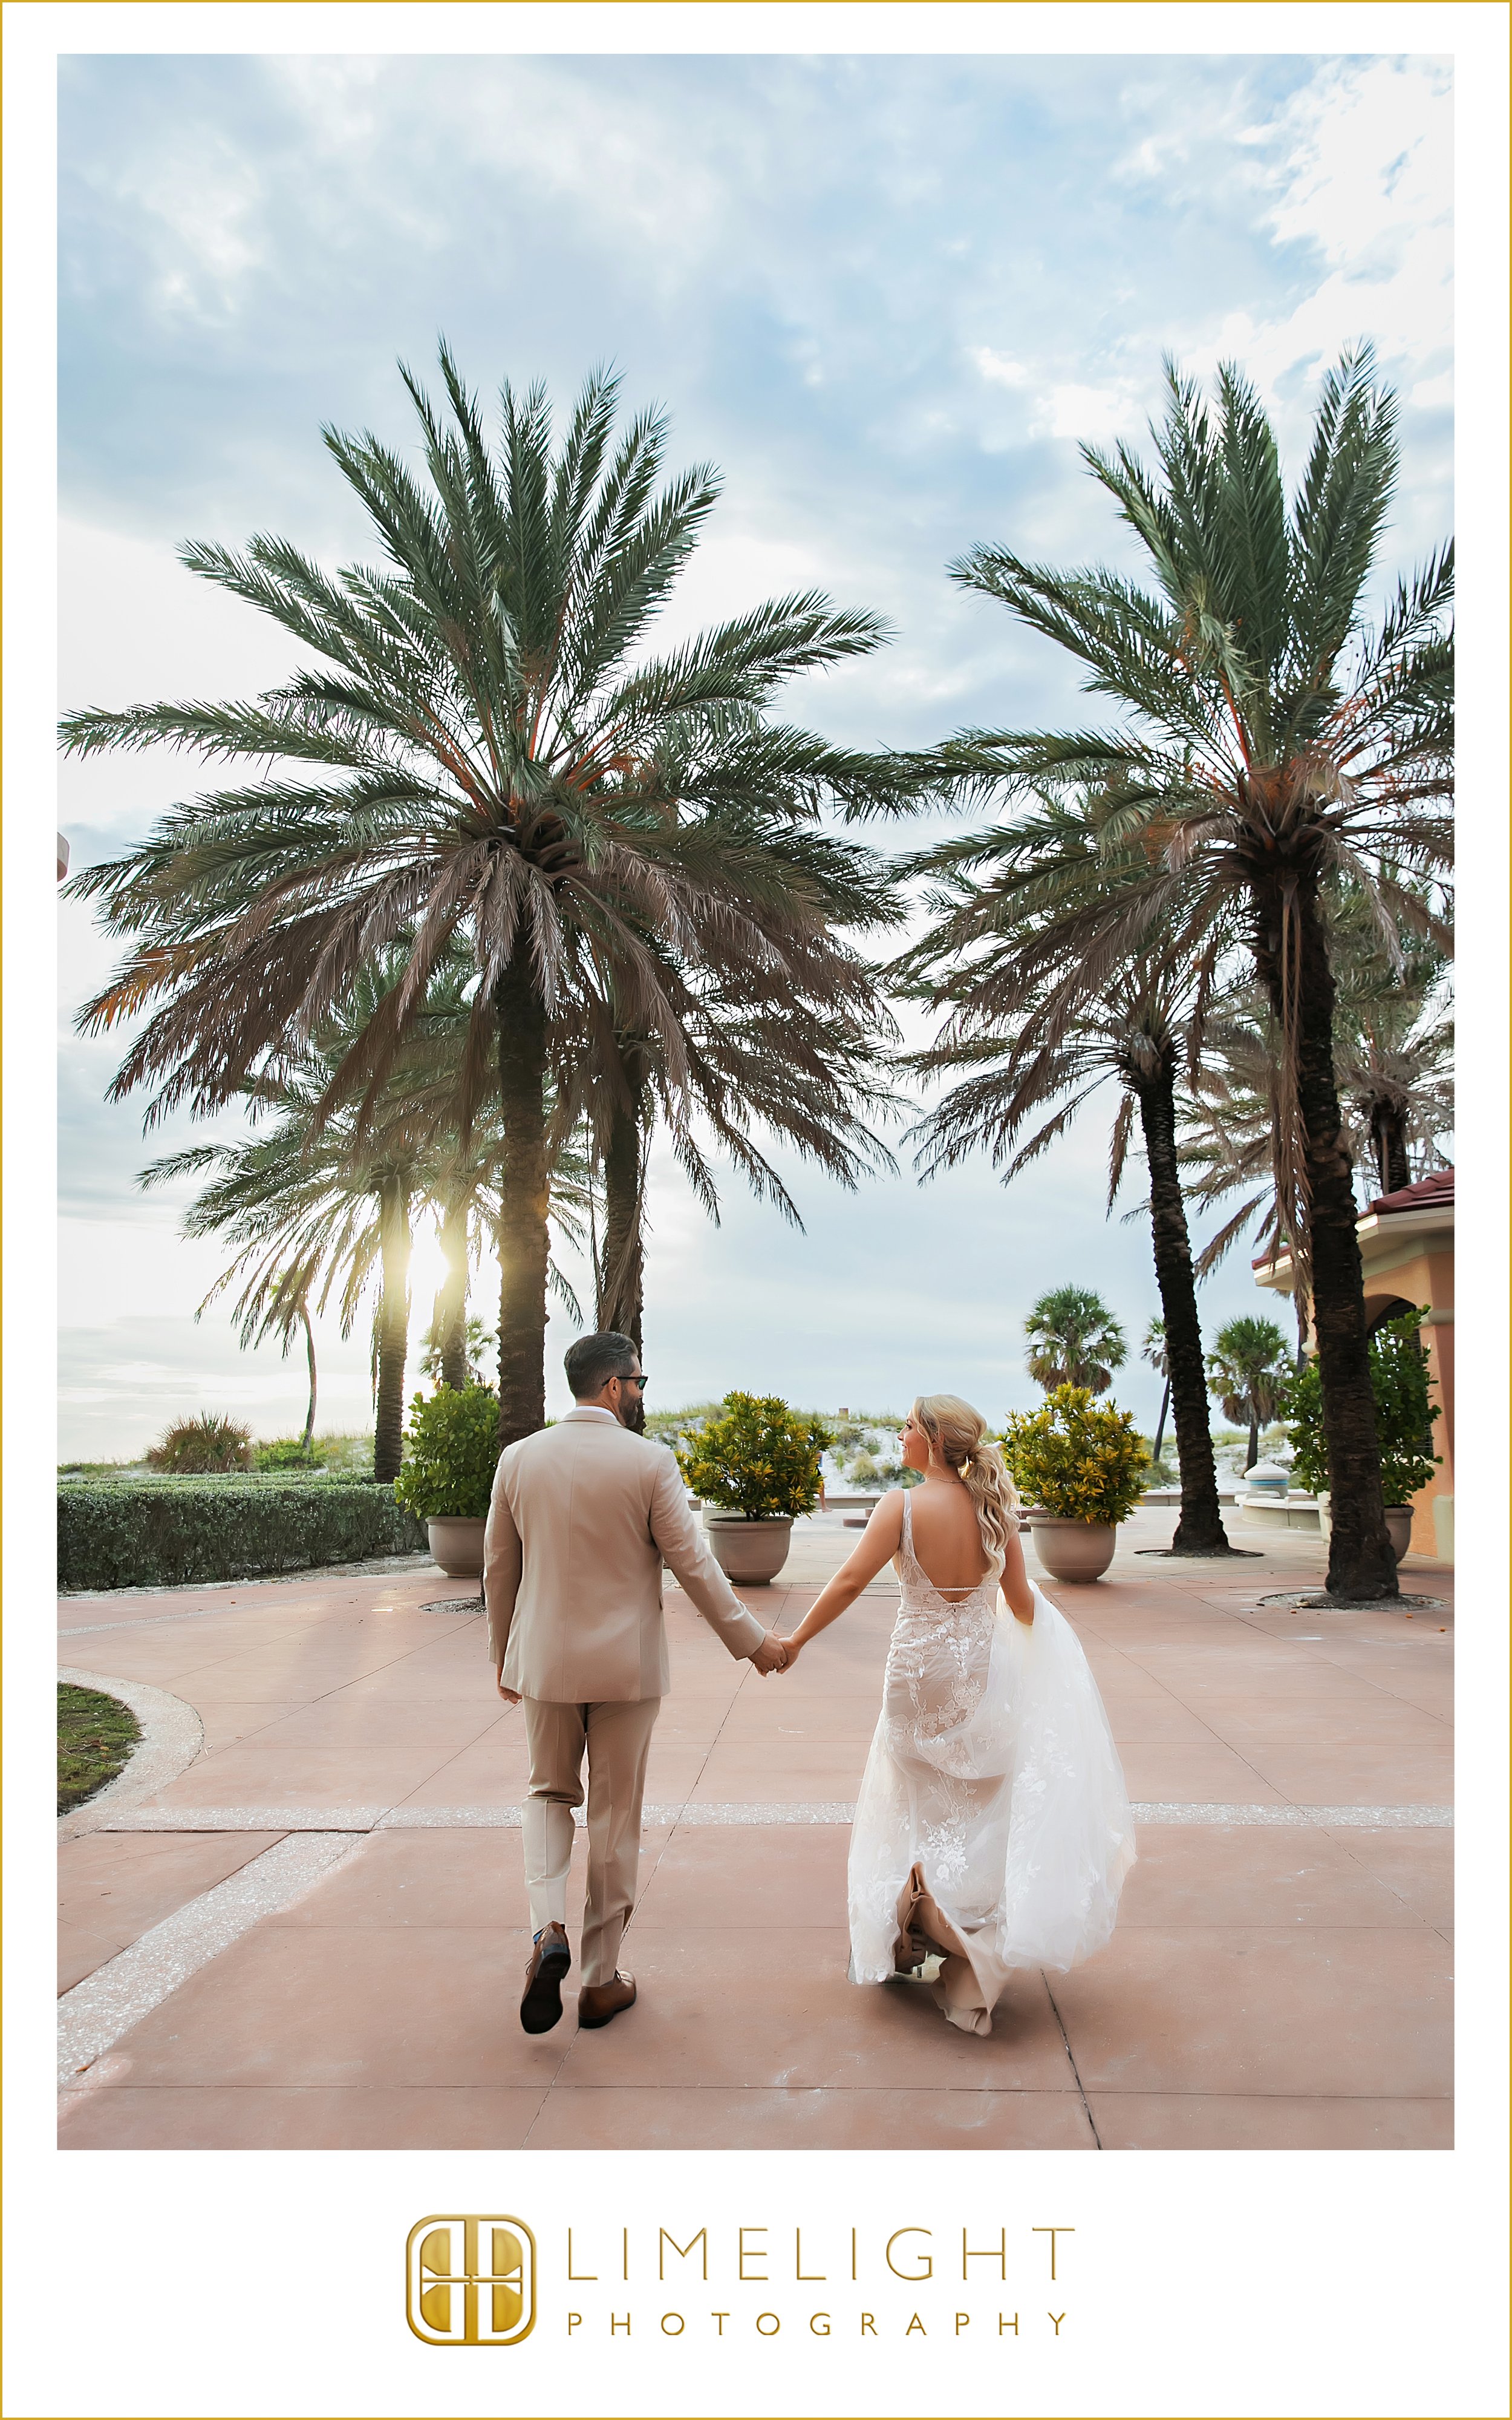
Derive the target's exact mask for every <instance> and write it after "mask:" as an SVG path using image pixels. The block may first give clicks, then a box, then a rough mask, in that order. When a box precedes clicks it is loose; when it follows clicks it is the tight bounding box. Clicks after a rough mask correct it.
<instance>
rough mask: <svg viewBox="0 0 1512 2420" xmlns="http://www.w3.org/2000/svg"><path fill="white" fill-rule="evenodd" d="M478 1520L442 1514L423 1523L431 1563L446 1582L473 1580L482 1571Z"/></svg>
mask: <svg viewBox="0 0 1512 2420" xmlns="http://www.w3.org/2000/svg"><path fill="white" fill-rule="evenodd" d="M483 1529H484V1525H483V1523H482V1522H481V1521H464V1520H460V1519H458V1518H456V1517H455V1515H453V1514H446V1515H444V1516H443V1517H440V1518H438V1519H436V1520H434V1521H427V1522H426V1524H425V1535H426V1537H427V1538H428V1539H429V1541H430V1558H431V1560H432V1562H434V1563H440V1567H441V1569H442V1571H443V1572H444V1573H445V1574H446V1576H447V1578H448V1579H449V1580H475V1579H477V1578H478V1577H479V1576H480V1575H481V1574H482V1571H483Z"/></svg>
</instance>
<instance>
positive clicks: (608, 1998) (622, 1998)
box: [578, 1968, 635, 2025]
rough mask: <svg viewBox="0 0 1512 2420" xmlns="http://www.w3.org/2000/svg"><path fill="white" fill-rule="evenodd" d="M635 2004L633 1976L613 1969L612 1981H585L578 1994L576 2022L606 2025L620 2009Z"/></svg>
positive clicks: (628, 2007)
mask: <svg viewBox="0 0 1512 2420" xmlns="http://www.w3.org/2000/svg"><path fill="white" fill-rule="evenodd" d="M634 2006H635V1977H634V1976H633V1975H622V1974H621V1973H620V1972H619V1970H618V1968H616V1969H615V1974H614V1980H613V1982H612V1983H585V1984H584V1985H583V1987H582V1990H581V1991H580V1992H579V1994H578V2023H579V2024H580V2025H607V2024H608V2023H609V2019H610V2017H617V2016H618V2015H619V2013H620V2010H621V2009H633V2008H634Z"/></svg>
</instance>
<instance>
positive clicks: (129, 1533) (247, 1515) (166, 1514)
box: [57, 1476, 425, 1590]
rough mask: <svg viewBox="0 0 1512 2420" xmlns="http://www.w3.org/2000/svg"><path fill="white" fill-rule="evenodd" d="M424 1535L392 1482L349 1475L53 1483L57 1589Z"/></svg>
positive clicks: (195, 1576)
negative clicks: (396, 1499) (389, 1485)
mask: <svg viewBox="0 0 1512 2420" xmlns="http://www.w3.org/2000/svg"><path fill="white" fill-rule="evenodd" d="M424 1544H425V1532H424V1527H423V1525H422V1524H421V1523H420V1522H418V1521H417V1520H415V1519H414V1517H413V1516H412V1514H410V1513H409V1512H404V1511H403V1510H402V1509H401V1507H400V1506H399V1505H397V1504H395V1502H394V1500H393V1492H392V1490H391V1489H389V1488H387V1487H376V1486H374V1485H373V1484H372V1483H371V1482H368V1483H367V1484H365V1485H364V1484H363V1482H362V1481H355V1480H350V1479H338V1478H332V1479H313V1478H312V1479H288V1478H285V1477H283V1476H279V1477H276V1478H270V1479H260V1478H251V1477H247V1478H241V1477H238V1478H207V1479H131V1480H122V1481H116V1482H114V1483H112V1482H109V1481H91V1480H69V1481H64V1483H63V1484H62V1485H61V1486H60V1487H59V1489H58V1500H57V1559H58V1586H59V1588H60V1589H64V1590H82V1589H118V1588H177V1587H186V1586H188V1585H190V1584H191V1583H193V1581H195V1580H240V1579H251V1578H253V1577H255V1575H256V1574H258V1573H259V1572H297V1571H305V1570H308V1569H309V1568H310V1567H311V1566H312V1565H315V1564H318V1563H354V1562H361V1561H363V1560H365V1559H366V1558H367V1557H369V1556H372V1555H403V1554H409V1553H413V1552H415V1551H417V1550H418V1549H420V1548H422V1547H424Z"/></svg>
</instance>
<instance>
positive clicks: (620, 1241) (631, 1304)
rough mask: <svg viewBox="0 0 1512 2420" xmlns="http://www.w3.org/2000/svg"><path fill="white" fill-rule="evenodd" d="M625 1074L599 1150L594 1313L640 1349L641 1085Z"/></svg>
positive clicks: (642, 1258)
mask: <svg viewBox="0 0 1512 2420" xmlns="http://www.w3.org/2000/svg"><path fill="white" fill-rule="evenodd" d="M622 1065H623V1061H622ZM625 1078H626V1082H627V1084H628V1087H629V1101H628V1103H627V1104H626V1105H625V1106H621V1105H618V1104H616V1107H615V1109H614V1114H613V1119H612V1121H611V1124H610V1126H609V1149H608V1151H607V1152H606V1153H605V1155H604V1260H603V1266H602V1272H601V1276H600V1281H599V1289H598V1309H597V1318H598V1325H599V1327H600V1328H601V1329H603V1328H612V1329H614V1330H616V1331H617V1332H618V1334H620V1335H621V1336H627V1337H628V1338H629V1340H630V1342H631V1343H632V1344H633V1345H634V1346H635V1349H636V1352H637V1353H638V1354H639V1353H640V1348H641V1335H640V1325H641V1298H642V1290H643V1285H644V1278H645V1242H644V1237H643V1233H642V1222H643V1215H644V1208H645V1203H644V1193H643V1186H644V1171H643V1169H642V1167H641V1152H642V1137H641V1132H640V1085H639V1084H638V1083H637V1082H636V1080H635V1078H634V1077H633V1076H632V1075H631V1074H630V1071H629V1069H628V1068H625Z"/></svg>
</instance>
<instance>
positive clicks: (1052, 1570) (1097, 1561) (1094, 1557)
mask: <svg viewBox="0 0 1512 2420" xmlns="http://www.w3.org/2000/svg"><path fill="white" fill-rule="evenodd" d="M1028 1523H1029V1529H1030V1532H1031V1534H1032V1536H1033V1539H1034V1551H1035V1553H1036V1554H1037V1555H1038V1556H1039V1558H1040V1560H1041V1563H1043V1565H1044V1567H1045V1570H1046V1571H1047V1572H1048V1573H1049V1574H1050V1576H1051V1578H1052V1579H1057V1580H1072V1581H1085V1580H1097V1579H1101V1578H1102V1576H1103V1573H1104V1572H1105V1571H1106V1570H1107V1567H1108V1565H1109V1563H1111V1562H1112V1560H1113V1549H1114V1547H1115V1546H1116V1545H1117V1544H1118V1541H1119V1533H1118V1530H1117V1528H1115V1527H1114V1524H1113V1523H1112V1522H1111V1521H1065V1520H1062V1519H1061V1517H1060V1516H1059V1514H1058V1513H1055V1512H1036V1511H1035V1509H1034V1507H1033V1506H1032V1505H1031V1506H1030V1507H1029V1512H1028Z"/></svg>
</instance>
